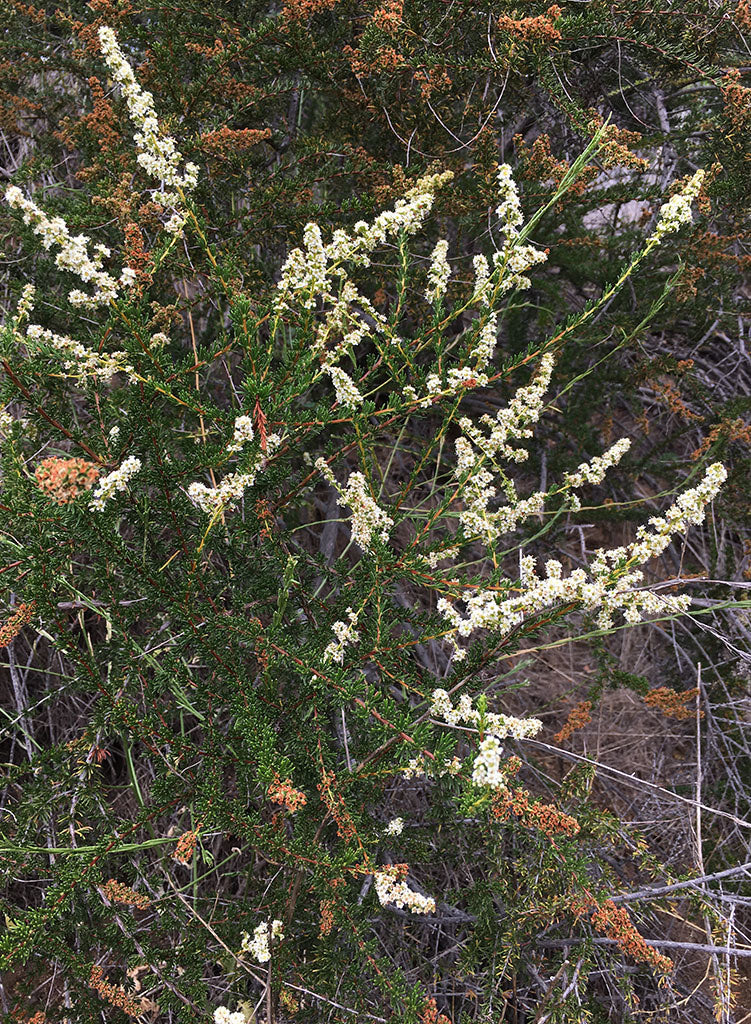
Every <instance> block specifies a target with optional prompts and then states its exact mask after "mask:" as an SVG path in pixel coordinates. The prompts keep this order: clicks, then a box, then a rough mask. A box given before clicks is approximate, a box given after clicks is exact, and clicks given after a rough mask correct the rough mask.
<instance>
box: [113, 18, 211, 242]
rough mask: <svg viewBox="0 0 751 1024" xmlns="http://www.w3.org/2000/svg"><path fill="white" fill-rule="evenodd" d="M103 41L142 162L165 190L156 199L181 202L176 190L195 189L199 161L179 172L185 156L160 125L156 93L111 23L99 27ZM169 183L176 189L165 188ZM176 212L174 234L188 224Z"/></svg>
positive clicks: (165, 202) (162, 202)
mask: <svg viewBox="0 0 751 1024" xmlns="http://www.w3.org/2000/svg"><path fill="white" fill-rule="evenodd" d="M99 43H100V45H101V47H102V54H103V55H104V60H105V63H106V64H107V67H108V68H109V70H110V73H111V74H112V77H113V78H114V80H115V81H116V82H117V83H118V85H119V86H120V88H121V89H122V93H123V97H124V98H125V102H126V104H127V107H128V114H129V115H130V119H131V121H132V122H133V124H134V125H135V126H136V129H137V130H136V132H135V134H134V136H133V138H134V141H135V143H136V147H137V148H138V150H139V153H138V157H137V159H138V163H139V164H140V165H141V167H143V169H144V170H145V171H146V172H147V173H148V174H150V175H151V176H152V177H153V178H156V179H157V181H159V182H161V186H162V191H161V193H156V194H155V195H154V197H153V198H154V201H155V202H157V203H158V204H159V205H161V206H179V205H180V202H181V200H180V196H179V194H178V192H177V191H175V190H177V189H184V190H185V191H186V192H189V191H191V190H192V189H194V188H195V186H196V182H197V181H198V168H197V167H196V165H195V164H191V163H187V164H186V165H185V171H184V172H183V173H182V174H181V173H180V172H179V170H178V166H179V164H180V163H181V162H182V159H183V158H182V155H181V154H180V153H179V152H178V150H177V147H176V146H175V140H174V139H172V138H170V136H168V135H164V134H163V133H162V130H161V128H160V127H159V121H158V120H157V116H156V109H155V107H154V97H153V96H152V95H151V93H150V92H146V91H144V90H143V89H142V88H141V86H140V85H139V84H138V82H137V81H136V76H135V75H134V74H133V68H132V67H131V66H130V64H129V63H128V61H127V60H126V59H125V56H124V54H123V52H122V50H121V49H120V47H119V45H118V43H117V37H116V35H115V33H114V32H113V30H112V29H111V28H109V27H108V26H107V25H102V27H101V28H100V29H99ZM165 186H167V188H168V190H172V191H165V190H164V188H165ZM176 216H177V219H175V216H173V218H171V221H170V223H169V225H168V230H170V231H171V232H172V233H174V234H177V233H178V232H179V231H180V230H181V229H182V226H183V224H184V219H183V218H182V215H180V214H178V215H176Z"/></svg>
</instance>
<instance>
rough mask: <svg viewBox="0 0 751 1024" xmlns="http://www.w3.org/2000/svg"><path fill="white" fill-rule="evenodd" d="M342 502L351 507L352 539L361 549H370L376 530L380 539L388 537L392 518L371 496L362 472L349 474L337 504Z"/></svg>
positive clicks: (384, 539) (385, 539)
mask: <svg viewBox="0 0 751 1024" xmlns="http://www.w3.org/2000/svg"><path fill="white" fill-rule="evenodd" d="M342 503H344V504H346V505H349V507H350V508H351V509H352V539H353V540H354V542H355V544H357V545H358V546H359V547H360V548H362V550H363V551H370V545H371V541H372V539H373V534H374V533H375V532H378V535H379V537H380V538H381V540H382V541H387V540H388V539H389V530H390V529H391V527H392V526H393V525H394V520H393V519H392V518H391V516H389V515H387V514H386V513H385V512H384V511H383V509H381V508H379V507H378V505H377V504H376V503H375V501H374V500H373V498H371V496H370V494H369V493H368V485H367V481H366V479H365V477H364V476H363V475H362V473H351V474H350V477H349V480H348V481H347V486H346V488H345V490H344V491H343V492H342V501H341V502H340V503H339V504H342Z"/></svg>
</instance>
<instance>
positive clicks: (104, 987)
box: [89, 964, 144, 1017]
mask: <svg viewBox="0 0 751 1024" xmlns="http://www.w3.org/2000/svg"><path fill="white" fill-rule="evenodd" d="M89 987H90V988H93V989H94V990H95V991H96V992H98V993H99V995H100V996H101V998H102V999H104V1000H105V1001H106V1002H108V1003H110V1005H112V1006H116V1007H117V1008H118V1009H119V1010H122V1011H123V1013H125V1014H127V1015H128V1017H140V1015H141V1014H142V1013H143V1010H144V1006H143V1003H142V1001H141V1000H140V999H134V998H133V996H131V995H128V993H127V992H126V991H125V989H124V988H123V987H122V985H111V984H110V983H109V982H108V981H105V980H104V971H103V970H102V968H101V967H100V966H99V965H98V964H92V965H91V974H90V976H89Z"/></svg>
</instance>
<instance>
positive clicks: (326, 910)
mask: <svg viewBox="0 0 751 1024" xmlns="http://www.w3.org/2000/svg"><path fill="white" fill-rule="evenodd" d="M343 885H344V879H343V878H332V879H331V881H330V882H329V886H330V888H331V890H332V891H333V892H334V894H336V890H337V889H339V888H340V887H341V886H343ZM337 903H338V900H337V898H336V895H334V896H333V897H331V898H328V899H323V900H321V902H320V903H319V908H320V911H321V919H320V921H319V925H318V934H319V935H320V936H321V938H323V937H324V936H325V935H330V934H331V929H332V928H333V927H334V911H335V910H336V907H337Z"/></svg>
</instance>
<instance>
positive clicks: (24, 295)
mask: <svg viewBox="0 0 751 1024" xmlns="http://www.w3.org/2000/svg"><path fill="white" fill-rule="evenodd" d="M35 296H36V288H35V287H34V285H33V284H25V285H24V286H23V291H22V292H21V298H20V300H19V303H18V309H17V310H16V324H19V323H21V321H22V320H23V319H24V318H25V317H27V316H28V315H29V313H30V312H31V311H32V309H33V308H34V298H35Z"/></svg>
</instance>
